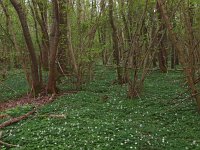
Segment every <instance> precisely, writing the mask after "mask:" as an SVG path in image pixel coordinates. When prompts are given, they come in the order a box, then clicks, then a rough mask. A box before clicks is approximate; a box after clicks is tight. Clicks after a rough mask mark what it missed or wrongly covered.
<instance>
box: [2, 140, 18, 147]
mask: <svg viewBox="0 0 200 150" xmlns="http://www.w3.org/2000/svg"><path fill="white" fill-rule="evenodd" d="M1 145H5V146H6V147H19V145H14V144H9V143H6V142H3V141H1V140H0V146H1Z"/></svg>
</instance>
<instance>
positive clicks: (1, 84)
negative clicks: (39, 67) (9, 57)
mask: <svg viewBox="0 0 200 150" xmlns="http://www.w3.org/2000/svg"><path fill="white" fill-rule="evenodd" d="M27 92H28V86H27V82H26V79H25V75H24V73H23V71H21V70H12V71H9V72H8V75H7V76H6V79H5V80H3V81H2V80H0V102H5V101H7V100H9V99H15V98H18V97H21V96H22V95H25V94H26V93H27Z"/></svg>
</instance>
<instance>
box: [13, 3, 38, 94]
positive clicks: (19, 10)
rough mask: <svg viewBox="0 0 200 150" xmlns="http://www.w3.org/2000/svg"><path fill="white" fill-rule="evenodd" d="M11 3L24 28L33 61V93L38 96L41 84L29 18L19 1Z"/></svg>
mask: <svg viewBox="0 0 200 150" xmlns="http://www.w3.org/2000/svg"><path fill="white" fill-rule="evenodd" d="M10 2H11V3H12V5H13V7H14V8H15V10H16V12H17V14H18V17H19V20H20V23H21V26H22V30H23V35H24V38H25V42H26V45H27V48H28V52H29V54H30V60H31V76H32V92H33V94H34V95H37V94H38V93H39V91H40V90H41V83H40V79H39V71H38V63H37V57H36V53H35V50H34V46H33V42H32V38H31V35H30V31H29V27H28V23H27V18H26V15H25V13H24V10H23V7H22V5H21V3H20V2H19V1H17V0H10Z"/></svg>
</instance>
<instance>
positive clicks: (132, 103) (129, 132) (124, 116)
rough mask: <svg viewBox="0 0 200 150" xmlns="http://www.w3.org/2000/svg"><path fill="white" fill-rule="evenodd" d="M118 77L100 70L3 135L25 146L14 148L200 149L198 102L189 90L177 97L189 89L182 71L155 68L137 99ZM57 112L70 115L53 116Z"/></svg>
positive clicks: (15, 112) (11, 112)
mask: <svg viewBox="0 0 200 150" xmlns="http://www.w3.org/2000/svg"><path fill="white" fill-rule="evenodd" d="M114 78H115V74H114V72H113V71H112V70H111V69H104V70H103V69H99V70H98V71H97V72H96V79H95V81H93V82H90V83H87V84H85V85H84V86H83V89H82V91H80V92H78V93H77V94H69V95H67V94H66V95H63V96H61V97H59V98H58V99H56V100H55V101H54V102H53V103H51V104H48V105H46V106H44V107H42V108H40V109H38V112H37V113H36V114H35V115H34V116H32V117H29V119H27V120H24V121H21V122H20V123H17V124H15V125H12V126H10V127H7V128H5V129H4V131H3V138H2V140H3V141H5V142H8V143H12V144H16V145H19V146H20V147H18V148H12V149H13V150H14V149H16V150H18V149H20V150H23V149H24V150H32V149H33V150H35V149H39V150H41V149H47V150H49V149H58V150H61V149H72V150H76V149H101V150H102V149H105V150H109V149H116V150H118V149H144V150H151V149H152V150H163V149H166V150H169V149H170V150H171V149H173V150H176V149H177V150H181V149H197V150H198V149H200V146H199V144H200V140H199V136H200V120H199V114H198V113H197V111H196V106H195V104H194V103H193V102H192V100H190V99H186V97H187V96H188V94H187V93H186V94H184V95H182V98H178V99H174V97H176V96H177V94H178V93H180V92H181V91H182V92H183V91H184V88H181V78H182V76H181V74H180V73H179V72H169V73H167V74H161V73H159V72H153V73H151V75H150V76H149V77H148V78H147V80H146V82H145V89H144V91H143V95H141V96H140V97H139V98H137V99H134V100H129V99H127V96H126V90H127V89H126V86H125V85H124V86H120V85H116V84H111V83H112V81H113V80H114ZM66 87H67V85H66ZM184 98H185V99H184ZM29 110H31V106H24V107H22V108H21V109H20V108H15V109H12V110H8V111H7V112H5V113H8V114H9V115H11V116H16V115H20V114H24V113H26V112H27V111H29ZM52 114H54V115H63V116H65V117H63V118H51V117H48V116H49V115H52ZM2 149H5V147H3V148H2Z"/></svg>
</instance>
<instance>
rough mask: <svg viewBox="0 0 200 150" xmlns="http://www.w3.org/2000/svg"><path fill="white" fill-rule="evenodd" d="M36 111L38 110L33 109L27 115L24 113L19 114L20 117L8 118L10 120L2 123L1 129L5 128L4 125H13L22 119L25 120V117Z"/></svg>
mask: <svg viewBox="0 0 200 150" xmlns="http://www.w3.org/2000/svg"><path fill="white" fill-rule="evenodd" d="M35 111H36V110H35V109H33V110H32V111H30V112H28V113H27V114H25V115H22V116H19V117H16V118H13V119H10V120H8V121H6V122H3V123H2V124H0V129H2V128H4V127H7V126H10V125H12V124H14V123H17V122H19V121H21V120H23V119H26V118H28V117H29V116H30V115H32V114H34V113H35Z"/></svg>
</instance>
